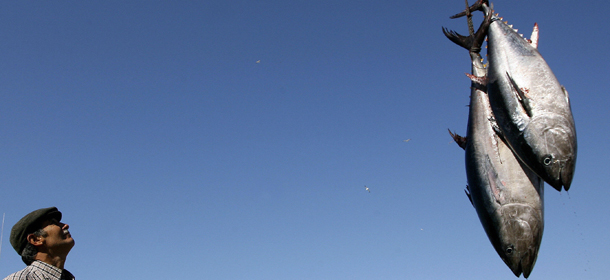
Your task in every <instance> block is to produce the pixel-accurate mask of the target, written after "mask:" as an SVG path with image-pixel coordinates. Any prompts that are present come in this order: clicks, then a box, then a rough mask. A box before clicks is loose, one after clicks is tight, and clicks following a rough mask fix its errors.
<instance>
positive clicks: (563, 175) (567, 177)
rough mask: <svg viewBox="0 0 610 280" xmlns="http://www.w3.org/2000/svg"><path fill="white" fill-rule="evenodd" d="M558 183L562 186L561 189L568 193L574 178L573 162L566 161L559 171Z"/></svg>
mask: <svg viewBox="0 0 610 280" xmlns="http://www.w3.org/2000/svg"><path fill="white" fill-rule="evenodd" d="M559 176H560V177H559V181H561V184H562V185H563V188H564V189H565V190H566V191H568V190H569V189H570V185H571V184H572V178H574V160H567V161H566V162H565V164H564V165H562V166H561V169H560V170H559Z"/></svg>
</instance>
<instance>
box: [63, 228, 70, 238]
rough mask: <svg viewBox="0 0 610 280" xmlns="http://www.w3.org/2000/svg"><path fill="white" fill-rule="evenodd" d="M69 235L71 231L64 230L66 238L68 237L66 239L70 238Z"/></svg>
mask: <svg viewBox="0 0 610 280" xmlns="http://www.w3.org/2000/svg"><path fill="white" fill-rule="evenodd" d="M69 235H70V231H69V230H67V229H64V236H66V237H67V236H69Z"/></svg>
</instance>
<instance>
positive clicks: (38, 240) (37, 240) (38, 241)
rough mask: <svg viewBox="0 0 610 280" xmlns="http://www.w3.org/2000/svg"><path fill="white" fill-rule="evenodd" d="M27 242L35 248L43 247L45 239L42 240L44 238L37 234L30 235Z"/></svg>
mask: <svg viewBox="0 0 610 280" xmlns="http://www.w3.org/2000/svg"><path fill="white" fill-rule="evenodd" d="M27 240H28V242H29V243H30V244H32V245H34V246H40V245H42V243H43V241H44V238H42V236H36V235H35V234H33V233H30V234H28V236H27Z"/></svg>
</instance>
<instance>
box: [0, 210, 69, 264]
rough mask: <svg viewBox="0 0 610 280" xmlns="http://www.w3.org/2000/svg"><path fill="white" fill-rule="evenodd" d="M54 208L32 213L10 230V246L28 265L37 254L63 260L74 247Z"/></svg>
mask: <svg viewBox="0 0 610 280" xmlns="http://www.w3.org/2000/svg"><path fill="white" fill-rule="evenodd" d="M60 221H61V212H59V211H58V210H57V208H55V207H49V208H43V209H38V210H36V211H33V212H32V213H29V214H27V215H25V217H23V218H21V220H19V221H18V222H17V223H16V224H15V225H14V226H13V229H12V230H11V238H10V240H11V245H13V248H14V249H15V251H17V253H18V254H19V255H21V257H22V259H23V261H24V262H25V263H26V264H27V265H29V264H30V263H31V262H32V261H33V260H35V259H36V256H37V254H38V253H42V254H46V255H47V256H58V257H61V258H65V257H66V256H67V255H68V252H70V249H72V247H73V246H74V239H72V236H71V235H70V232H69V231H68V228H69V226H68V225H67V224H64V223H61V222H60Z"/></svg>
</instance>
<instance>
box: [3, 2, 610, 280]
mask: <svg viewBox="0 0 610 280" xmlns="http://www.w3.org/2000/svg"><path fill="white" fill-rule="evenodd" d="M471 2H472V1H471ZM493 3H494V6H495V9H496V11H497V12H498V13H500V14H501V15H502V16H504V18H505V19H506V20H508V21H509V23H512V24H514V26H515V28H518V29H520V31H521V32H523V33H525V34H526V36H528V37H529V33H530V32H531V28H532V27H533V24H534V22H537V23H538V24H539V26H540V42H539V50H540V52H541V53H542V55H543V56H544V57H545V59H546V60H547V62H548V63H549V65H550V66H551V67H552V69H553V71H554V72H555V74H556V76H557V78H558V79H559V81H560V82H561V83H562V84H563V85H564V86H565V87H566V88H567V89H568V91H569V93H570V97H571V102H572V110H573V113H574V118H575V121H576V128H577V132H578V144H579V145H578V148H579V149H578V160H577V164H576V173H575V177H574V181H573V183H572V186H571V189H570V192H569V193H566V192H562V193H559V192H557V191H555V190H553V189H552V188H551V187H549V186H548V185H547V186H545V188H546V195H545V214H546V215H545V218H546V219H545V231H544V236H543V241H542V246H541V248H540V252H539V255H538V261H537V263H536V266H535V268H534V270H533V272H532V274H531V276H530V279H606V278H607V275H609V274H610V268H609V267H608V265H607V260H608V259H609V258H610V239H608V238H607V233H608V232H609V231H610V221H609V217H610V215H608V214H609V212H610V211H609V209H610V208H609V206H608V203H607V200H608V197H610V188H608V180H607V175H608V172H609V171H610V168H609V163H608V160H607V159H608V158H610V151H609V148H608V147H609V145H608V139H610V135H609V134H610V133H609V130H608V119H610V113H609V110H608V108H607V104H608V103H609V102H608V101H609V100H608V93H607V86H605V85H606V81H607V80H608V77H609V74H610V73H609V71H608V67H607V65H608V64H609V62H610V61H609V60H610V59H609V56H608V48H609V46H610V39H609V38H610V29H608V28H607V25H608V20H607V11H608V10H609V9H608V8H609V7H608V5H609V4H607V2H605V1H588V2H587V3H586V5H585V4H582V5H581V4H579V3H575V2H574V1H563V0H560V1H495V2H493ZM464 5H465V4H464V3H463V2H462V1H454V2H453V1H445V2H443V3H436V2H429V1H428V2H426V1H422V2H412V1H411V2H410V1H215V0H211V1H1V2H0V67H1V68H2V71H1V73H2V74H0V137H1V139H0V145H1V146H0V147H1V148H0V158H2V159H3V160H2V161H0V185H1V186H2V195H1V196H0V212H2V213H5V215H6V221H5V225H4V230H3V235H4V236H3V240H2V253H1V255H0V277H4V276H6V275H8V274H10V273H12V272H14V271H17V270H19V269H22V268H23V267H24V265H23V263H21V261H20V259H19V257H18V256H17V255H16V253H15V252H14V250H12V248H11V247H10V243H9V242H8V236H9V234H10V228H11V227H12V225H13V224H14V223H15V222H16V221H17V220H19V219H20V218H21V217H22V216H23V215H25V214H27V213H28V212H30V211H32V210H34V209H38V208H42V207H48V206H57V207H58V208H59V209H60V210H61V211H62V212H63V213H64V222H66V223H68V224H70V226H71V227H70V228H71V232H72V235H73V236H74V238H75V240H76V246H75V247H74V248H73V250H72V252H71V253H70V255H69V256H68V260H67V265H66V268H68V269H69V270H71V271H72V272H73V273H74V274H75V275H76V276H77V277H78V278H80V279H116V278H117V277H118V278H125V279H129V278H132V279H133V278H136V279H166V278H192V279H490V278H493V279H514V278H515V277H514V275H513V274H512V273H511V271H510V270H509V269H508V268H507V267H506V266H505V265H504V263H503V262H502V261H501V259H500V258H499V257H498V256H497V254H496V252H495V251H494V250H493V248H492V246H491V244H490V242H489V241H488V239H487V237H486V235H485V233H484V231H483V228H482V226H481V225H480V223H479V220H478V218H477V216H476V213H475V211H474V209H473V208H472V206H471V205H470V202H469V201H468V199H467V198H466V196H465V195H464V191H463V190H464V188H465V185H466V175H465V170H464V153H463V151H462V150H461V149H460V148H459V147H458V146H457V145H455V144H454V143H452V140H451V138H450V137H449V134H448V133H447V129H448V128H450V129H452V130H455V131H456V132H458V133H460V134H465V133H466V121H467V114H468V108H467V107H466V105H467V104H468V95H469V85H470V81H469V80H468V79H467V78H466V77H465V76H464V73H465V72H469V71H470V63H469V57H468V53H467V52H466V51H465V50H463V49H461V48H459V47H458V46H456V45H454V44H453V43H451V42H450V41H449V40H447V39H446V38H445V37H444V36H443V34H442V32H441V27H442V26H445V27H448V28H450V29H454V30H456V31H458V32H460V33H462V34H465V33H467V28H466V23H465V20H464V19H456V20H451V19H449V16H450V15H452V14H455V13H457V12H459V11H460V10H461V9H463V7H464ZM476 19H477V20H478V21H479V22H480V19H481V14H480V13H477V14H476ZM477 25H478V23H477ZM406 139H411V140H410V141H408V142H404V141H403V140H406ZM365 185H366V186H368V187H369V188H370V190H371V192H370V193H369V192H367V191H366V190H365V188H364V186H365ZM117 275H118V276H117Z"/></svg>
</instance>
